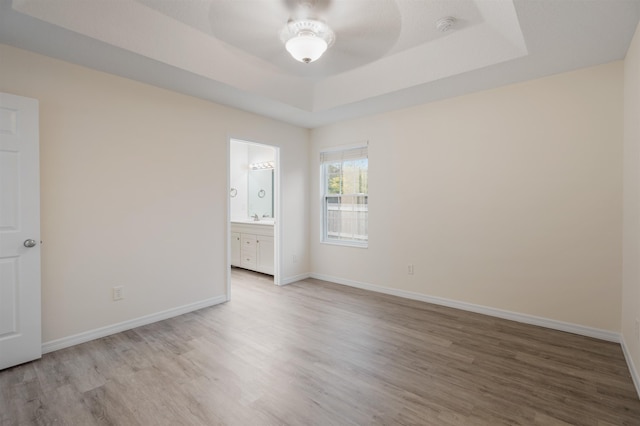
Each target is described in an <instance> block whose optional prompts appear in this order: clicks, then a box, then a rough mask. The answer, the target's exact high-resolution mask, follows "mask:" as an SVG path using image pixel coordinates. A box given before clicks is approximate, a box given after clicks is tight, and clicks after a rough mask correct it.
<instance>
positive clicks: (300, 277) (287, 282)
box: [279, 274, 311, 285]
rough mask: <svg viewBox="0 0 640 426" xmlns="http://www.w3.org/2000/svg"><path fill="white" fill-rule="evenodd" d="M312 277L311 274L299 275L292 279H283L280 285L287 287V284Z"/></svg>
mask: <svg viewBox="0 0 640 426" xmlns="http://www.w3.org/2000/svg"><path fill="white" fill-rule="evenodd" d="M310 276H311V275H309V274H298V275H294V276H292V277H287V278H284V279H281V280H280V284H279V285H287V284H291V283H295V282H297V281H301V280H306V279H307V278H309V277H310Z"/></svg>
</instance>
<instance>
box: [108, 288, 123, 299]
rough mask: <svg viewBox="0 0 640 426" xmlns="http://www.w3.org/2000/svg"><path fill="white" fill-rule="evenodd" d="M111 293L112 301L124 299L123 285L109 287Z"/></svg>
mask: <svg viewBox="0 0 640 426" xmlns="http://www.w3.org/2000/svg"><path fill="white" fill-rule="evenodd" d="M111 295H112V296H113V300H114V302H115V301H117V300H122V299H124V287H123V286H118V287H113V288H112V289H111Z"/></svg>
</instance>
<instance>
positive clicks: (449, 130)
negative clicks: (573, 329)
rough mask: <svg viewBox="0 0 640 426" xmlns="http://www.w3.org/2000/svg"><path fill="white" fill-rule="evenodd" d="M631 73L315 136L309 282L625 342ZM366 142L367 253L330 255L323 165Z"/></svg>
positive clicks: (573, 77)
mask: <svg viewBox="0 0 640 426" xmlns="http://www.w3.org/2000/svg"><path fill="white" fill-rule="evenodd" d="M622 71H623V64H622V62H615V63H611V64H606V65H602V66H597V67H593V68H588V69H583V70H580V71H576V72H571V73H566V74H561V75H556V76H552V77H547V78H543V79H538V80H533V81H529V82H526V83H522V84H517V85H511V86H507V87H503V88H499V89H494V90H490V91H485V92H480V93H475V94H471V95H467V96H463V97H459V98H454V99H449V100H444V101H440V102H434V103H430V104H426V105H422V106H418V107H414V108H410V109H404V110H400V111H396V112H392V113H386V114H381V115H378V116H374V117H369V118H364V119H358V120H351V121H347V122H343V123H339V124H335V125H331V126H327V127H323V128H319V129H315V130H313V131H312V133H311V140H312V146H311V157H310V158H311V162H310V170H311V171H312V173H311V177H310V179H311V186H310V189H311V194H312V196H311V205H310V207H311V208H310V213H311V230H310V237H311V248H310V251H311V259H312V261H311V270H312V272H313V273H314V274H317V275H318V276H328V277H337V278H340V279H343V280H353V281H357V282H360V283H366V284H371V285H376V286H382V287H386V288H392V289H399V290H404V291H411V292H415V293H420V294H424V295H429V296H435V297H441V298H447V299H452V300H455V301H461V302H467V303H472V304H477V305H482V306H486V307H491V308H497V309H503V310H508V311H515V312H518V313H524V314H529V315H535V316H539V317H544V318H548V319H552V320H557V321H563V322H568V323H573V324H579V325H582V326H586V327H592V328H597V329H601V330H608V331H613V332H618V331H619V330H620V314H621V262H622V253H621V252H622V250H621V246H622V241H621V239H622V236H621V229H622V185H621V183H622V107H623V97H622V94H623V85H622V84H623V72H622ZM364 140H368V141H369V153H370V156H369V164H370V175H369V190H370V194H369V207H370V218H369V236H370V240H369V248H368V249H361V248H349V247H339V246H332V245H326V244H321V243H320V242H319V237H320V223H319V220H320V216H319V210H320V207H319V193H318V188H319V182H318V173H317V170H318V168H319V164H318V152H319V151H320V150H321V149H322V148H325V147H329V146H335V145H341V144H353V143H356V142H359V141H364ZM410 263H411V264H414V265H415V275H408V274H407V265H408V264H410Z"/></svg>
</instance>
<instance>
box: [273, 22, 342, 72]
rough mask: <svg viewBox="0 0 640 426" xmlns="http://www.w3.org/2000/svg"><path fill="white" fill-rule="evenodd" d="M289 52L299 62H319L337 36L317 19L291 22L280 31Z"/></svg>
mask: <svg viewBox="0 0 640 426" xmlns="http://www.w3.org/2000/svg"><path fill="white" fill-rule="evenodd" d="M280 39H281V40H282V42H283V43H284V46H285V48H286V49H287V52H289V53H290V54H291V56H293V58H294V59H295V60H297V61H300V62H304V63H305V64H308V63H310V62H313V61H316V60H318V59H319V58H320V57H321V56H322V54H323V53H324V52H326V51H327V49H328V48H329V47H330V46H331V45H332V44H333V42H334V41H335V34H334V33H333V31H332V30H331V28H329V27H328V26H327V24H325V23H324V22H322V21H318V20H316V19H298V20H289V22H287V25H285V27H284V28H283V29H282V30H281V31H280Z"/></svg>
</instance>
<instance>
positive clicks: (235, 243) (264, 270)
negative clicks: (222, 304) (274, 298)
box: [227, 138, 281, 299]
mask: <svg viewBox="0 0 640 426" xmlns="http://www.w3.org/2000/svg"><path fill="white" fill-rule="evenodd" d="M228 153H229V156H228V182H229V204H228V206H229V208H228V235H229V239H228V253H229V255H228V262H227V267H228V279H227V295H228V296H227V298H228V299H230V297H231V281H232V279H231V276H232V270H235V269H236V268H237V269H238V270H246V271H251V272H252V273H257V274H262V275H263V278H264V279H262V280H261V281H262V282H265V281H269V280H271V281H273V284H275V285H278V284H279V283H280V277H279V270H280V267H279V263H280V262H279V258H280V256H279V252H280V250H279V247H280V238H279V235H280V223H281V220H280V218H281V216H280V202H279V200H280V194H279V192H280V168H279V163H280V162H279V156H280V151H279V148H278V147H275V146H272V145H266V144H261V143H257V142H252V141H246V140H240V139H233V138H231V139H229V149H228Z"/></svg>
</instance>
